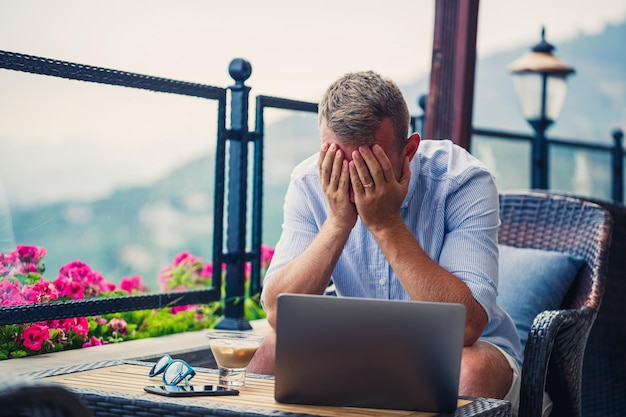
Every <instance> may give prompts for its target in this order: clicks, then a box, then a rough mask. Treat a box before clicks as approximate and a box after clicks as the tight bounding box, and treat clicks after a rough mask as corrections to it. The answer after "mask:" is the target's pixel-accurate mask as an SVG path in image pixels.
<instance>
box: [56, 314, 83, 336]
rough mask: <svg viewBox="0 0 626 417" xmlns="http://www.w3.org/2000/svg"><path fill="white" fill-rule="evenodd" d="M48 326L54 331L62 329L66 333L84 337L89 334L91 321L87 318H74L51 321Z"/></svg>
mask: <svg viewBox="0 0 626 417" xmlns="http://www.w3.org/2000/svg"><path fill="white" fill-rule="evenodd" d="M48 325H49V326H50V328H52V329H60V330H62V331H63V332H64V333H69V332H74V333H76V334H78V335H81V336H83V337H86V336H87V333H89V321H88V320H87V318H86V317H72V318H69V319H62V320H51V321H49V322H48Z"/></svg>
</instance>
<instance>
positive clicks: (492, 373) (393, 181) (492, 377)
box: [250, 71, 521, 409]
mask: <svg viewBox="0 0 626 417" xmlns="http://www.w3.org/2000/svg"><path fill="white" fill-rule="evenodd" d="M408 129H409V112H408V109H407V106H406V102H405V101H404V98H403V97H402V93H401V92H400V90H399V88H398V87H397V85H396V84H395V83H393V82H392V81H390V80H386V79H383V78H381V77H380V76H379V75H378V74H375V73H373V72H371V71H369V72H360V73H352V74H347V75H345V76H344V77H342V78H340V79H339V80H337V81H336V82H335V83H333V84H332V85H331V86H330V87H329V88H328V90H327V91H326V93H325V94H324V96H323V98H322V100H321V102H320V106H319V130H320V136H321V141H322V147H321V151H320V153H319V155H315V156H313V157H311V158H309V159H307V160H305V161H304V162H302V163H301V164H300V165H298V166H297V167H296V168H295V169H294V171H293V174H292V177H291V181H290V184H289V189H288V191H287V195H286V199H285V212H284V216H285V218H284V224H283V231H282V235H281V238H280V240H279V242H278V244H277V246H276V251H275V253H274V257H273V259H272V263H271V265H270V267H269V270H268V272H267V274H266V277H265V281H264V286H263V293H262V301H263V305H264V307H265V310H266V312H267V319H268V322H269V324H270V326H272V328H275V324H276V300H277V297H278V295H279V294H281V293H309V294H322V293H323V292H324V290H325V289H326V287H327V286H328V284H329V282H330V281H331V279H332V282H333V283H334V285H335V289H336V292H337V294H338V296H348V297H369V298H386V299H401V300H409V299H410V300H420V301H436V302H452V303H460V304H464V305H465V307H466V308H467V320H466V326H465V337H464V348H463V359H462V366H461V378H460V388H459V393H460V395H467V396H474V397H490V398H506V399H507V400H510V401H511V402H512V403H513V407H514V409H516V408H517V405H516V404H517V401H518V399H517V397H518V396H519V375H520V364H521V345H520V341H519V336H518V334H517V332H516V330H515V327H514V324H513V322H512V321H511V319H510V317H509V316H508V315H507V314H506V313H505V312H504V311H502V310H501V309H500V308H499V307H498V306H497V305H496V294H497V275H498V248H497V230H498V227H499V224H500V220H499V205H498V193H497V189H496V186H495V184H494V181H493V177H492V176H491V174H490V173H489V172H488V171H487V170H486V169H485V168H484V167H483V166H482V164H480V162H478V161H477V160H476V159H474V158H473V157H472V156H471V155H469V153H467V152H466V151H465V150H464V149H462V148H460V147H458V146H456V145H454V144H452V143H451V142H450V141H444V140H442V141H439V140H437V141H434V140H433V141H423V142H420V137H419V135H418V134H417V133H415V134H413V135H411V136H409V137H408V139H407V132H408ZM312 314H315V313H314V312H312ZM266 340H267V342H266V343H265V344H264V346H262V348H261V349H260V350H259V351H258V352H257V355H256V356H255V358H254V359H253V363H252V364H251V365H250V371H251V372H257V373H273V360H274V357H273V355H274V343H275V335H273V334H272V335H270V336H269V337H267V338H266Z"/></svg>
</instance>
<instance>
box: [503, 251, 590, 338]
mask: <svg viewBox="0 0 626 417" xmlns="http://www.w3.org/2000/svg"><path fill="white" fill-rule="evenodd" d="M499 249H500V273H499V279H498V304H499V305H500V306H501V307H502V308H503V309H504V310H505V311H506V312H507V313H509V315H510V316H511V318H512V319H513V322H514V323H515V327H517V331H518V333H519V335H520V339H521V341H522V347H523V346H525V345H526V340H527V339H528V331H529V330H530V326H531V325H532V323H533V320H534V318H535V316H537V314H539V313H541V312H542V311H544V310H556V309H558V308H559V307H560V305H561V302H562V301H563V297H564V296H565V294H566V293H567V290H568V289H569V287H570V285H571V284H572V282H573V281H574V278H575V277H576V274H577V273H578V270H579V269H580V267H581V266H582V265H583V263H584V259H581V258H577V257H574V256H572V255H570V254H567V253H562V252H553V251H545V250H539V249H528V248H516V247H513V246H507V245H499Z"/></svg>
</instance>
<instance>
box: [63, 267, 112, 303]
mask: <svg viewBox="0 0 626 417" xmlns="http://www.w3.org/2000/svg"><path fill="white" fill-rule="evenodd" d="M54 286H55V287H56V288H57V290H58V291H59V294H60V295H61V296H68V297H70V298H72V299H82V298H86V297H96V296H98V295H99V294H100V293H102V292H108V291H113V290H115V284H114V283H112V282H108V281H107V280H105V279H104V277H103V276H102V275H101V274H100V273H99V272H96V271H92V270H91V268H90V267H89V265H87V264H86V263H84V262H81V261H72V262H69V263H67V264H65V265H63V266H62V267H61V269H59V275H58V277H57V279H56V280H54Z"/></svg>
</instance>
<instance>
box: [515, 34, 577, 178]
mask: <svg viewBox="0 0 626 417" xmlns="http://www.w3.org/2000/svg"><path fill="white" fill-rule="evenodd" d="M553 50H554V46H553V45H551V44H549V43H548V42H546V40H545V28H542V29H541V42H539V43H538V44H537V45H535V46H533V48H532V49H531V52H529V53H527V54H525V55H523V56H521V57H520V58H518V59H517V60H516V61H515V62H513V63H512V64H511V65H509V67H508V69H509V71H511V73H512V74H513V81H514V86H515V92H516V94H517V99H518V101H519V104H520V107H521V110H522V114H523V115H524V117H525V118H526V120H527V121H528V123H529V124H530V125H531V126H532V128H533V129H534V131H535V137H534V140H533V144H532V188H535V189H547V188H548V143H547V141H546V137H545V132H546V130H547V129H548V127H550V126H551V125H552V124H553V123H554V121H555V120H556V118H557V117H558V115H559V113H560V112H561V108H562V107H563V102H564V101H565V94H566V92H567V83H566V78H567V76H568V75H570V74H572V73H573V72H574V69H573V68H571V67H569V66H568V65H566V64H565V63H564V62H563V61H561V60H560V59H559V58H557V57H556V56H554V55H552V51H553Z"/></svg>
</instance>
